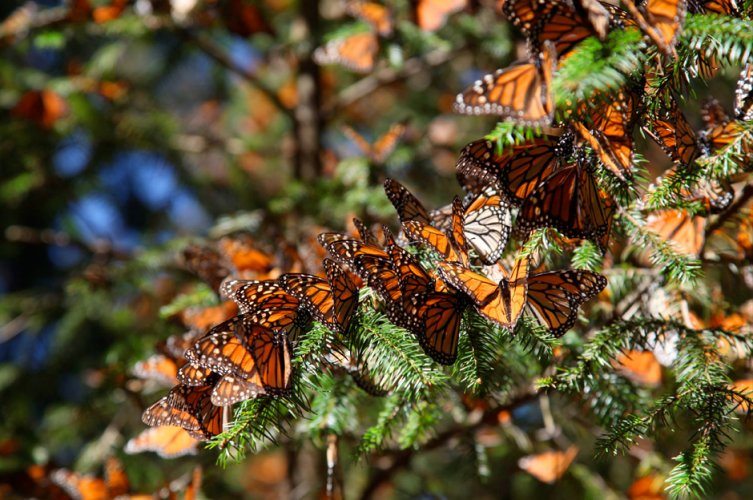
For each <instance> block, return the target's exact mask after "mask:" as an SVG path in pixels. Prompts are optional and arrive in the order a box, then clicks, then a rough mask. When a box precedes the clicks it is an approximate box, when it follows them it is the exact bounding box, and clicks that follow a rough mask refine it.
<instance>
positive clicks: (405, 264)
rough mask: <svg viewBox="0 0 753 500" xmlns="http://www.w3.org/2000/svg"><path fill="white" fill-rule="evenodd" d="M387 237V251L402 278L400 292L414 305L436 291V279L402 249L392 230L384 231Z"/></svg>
mask: <svg viewBox="0 0 753 500" xmlns="http://www.w3.org/2000/svg"><path fill="white" fill-rule="evenodd" d="M383 231H384V235H385V242H384V244H385V250H387V253H388V254H389V256H390V259H391V260H392V265H393V267H394V268H395V270H396V271H397V273H398V276H399V278H400V290H401V291H402V295H403V297H404V298H405V300H410V301H411V302H413V303H414V304H415V303H417V302H418V301H420V300H421V298H422V297H423V296H424V295H425V294H426V293H427V292H429V291H430V290H433V289H434V279H433V278H432V277H431V276H430V275H429V273H428V272H427V271H426V270H425V269H424V268H423V267H422V266H421V264H420V263H419V262H418V260H417V259H416V258H415V257H414V256H413V255H411V254H409V253H408V252H407V251H406V250H405V249H404V248H402V247H400V246H399V245H398V244H397V242H395V239H394V238H393V236H392V233H391V232H390V230H389V229H388V228H387V227H385V228H384V229H383Z"/></svg>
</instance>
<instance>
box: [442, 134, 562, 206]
mask: <svg viewBox="0 0 753 500" xmlns="http://www.w3.org/2000/svg"><path fill="white" fill-rule="evenodd" d="M572 143H573V135H572V133H571V132H569V131H565V132H564V133H563V134H562V136H560V137H555V136H546V137H540V138H535V139H533V140H530V141H526V142H524V143H521V144H516V145H514V146H512V147H511V148H510V149H509V150H506V151H503V152H502V153H498V152H497V149H496V147H495V146H494V144H493V143H492V142H491V141H488V140H485V139H481V140H478V141H474V142H472V143H470V144H468V145H467V146H465V148H463V150H462V152H461V153H460V157H459V158H458V161H457V164H456V166H455V169H456V172H457V177H458V181H459V182H460V184H461V185H462V186H463V187H464V188H465V189H466V191H469V192H471V193H480V192H481V191H482V190H483V189H484V188H485V187H486V186H487V185H489V184H491V183H496V185H497V187H498V188H499V189H500V190H501V191H502V193H503V194H504V195H505V197H507V198H508V199H509V200H510V202H512V203H513V204H514V205H520V204H521V203H523V201H524V200H525V199H526V198H527V197H528V195H530V194H531V192H532V191H533V190H534V188H536V186H538V185H539V184H540V183H541V181H542V180H544V179H546V178H547V177H548V176H549V175H551V174H552V173H553V172H554V171H555V170H556V169H557V168H558V167H559V166H560V164H561V163H562V161H563V160H565V159H566V158H567V157H568V156H569V155H570V153H571V152H572Z"/></svg>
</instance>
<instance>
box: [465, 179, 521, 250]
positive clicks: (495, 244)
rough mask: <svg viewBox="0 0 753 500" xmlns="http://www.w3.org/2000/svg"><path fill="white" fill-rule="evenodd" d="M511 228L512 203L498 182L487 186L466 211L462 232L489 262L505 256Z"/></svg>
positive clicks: (469, 242)
mask: <svg viewBox="0 0 753 500" xmlns="http://www.w3.org/2000/svg"><path fill="white" fill-rule="evenodd" d="M511 230H512V217H511V214H510V203H509V202H508V201H507V199H506V198H504V197H503V196H502V195H501V194H500V193H499V189H498V188H497V186H496V185H495V184H490V185H488V186H487V187H486V188H485V189H484V191H483V192H482V193H481V194H479V195H478V196H477V197H476V198H475V199H474V200H473V201H471V203H470V205H468V207H467V208H466V209H465V212H464V214H463V229H462V231H463V233H464V235H465V238H466V239H467V240H468V244H469V245H470V246H472V247H473V248H474V249H475V250H476V252H477V253H478V255H479V257H481V260H482V261H483V262H484V263H486V264H493V263H495V262H497V261H498V260H499V258H500V257H502V252H503V251H504V250H505V246H506V245H507V239H508V238H509V237H510V231H511Z"/></svg>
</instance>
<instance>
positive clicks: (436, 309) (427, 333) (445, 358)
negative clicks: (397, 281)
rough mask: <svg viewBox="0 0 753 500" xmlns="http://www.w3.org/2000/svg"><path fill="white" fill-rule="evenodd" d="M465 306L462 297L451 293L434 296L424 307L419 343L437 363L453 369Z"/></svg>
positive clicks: (420, 314) (421, 310)
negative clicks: (451, 366) (450, 366)
mask: <svg viewBox="0 0 753 500" xmlns="http://www.w3.org/2000/svg"><path fill="white" fill-rule="evenodd" d="M466 305H467V302H466V300H465V298H464V297H463V296H462V295H461V294H451V293H432V294H430V295H429V296H428V297H426V299H425V300H424V301H423V303H422V304H421V307H420V308H419V310H418V315H419V317H420V321H421V324H422V328H420V329H419V330H418V331H417V335H418V342H419V344H420V345H421V347H422V348H423V350H424V352H426V354H428V355H429V357H431V358H432V359H433V360H434V361H436V362H437V363H440V364H443V365H451V364H453V363H454V362H455V360H456V359H457V355H458V336H459V333H460V320H461V319H462V317H463V311H465V308H466Z"/></svg>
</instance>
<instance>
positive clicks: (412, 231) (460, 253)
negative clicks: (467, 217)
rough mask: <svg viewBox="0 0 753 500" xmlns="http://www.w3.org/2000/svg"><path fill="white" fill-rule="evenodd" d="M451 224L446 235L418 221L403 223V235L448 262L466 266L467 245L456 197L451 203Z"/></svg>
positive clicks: (459, 204)
mask: <svg viewBox="0 0 753 500" xmlns="http://www.w3.org/2000/svg"><path fill="white" fill-rule="evenodd" d="M452 207H453V210H452V224H451V228H450V231H449V232H448V233H446V232H444V231H442V230H441V229H439V228H436V227H434V226H432V225H429V224H424V223H423V222H421V221H419V220H408V221H405V222H403V230H404V231H405V234H407V235H408V237H409V238H410V239H411V240H413V241H420V242H421V243H423V244H424V245H427V246H429V247H431V248H433V249H434V250H435V251H436V252H437V253H439V255H440V256H441V257H442V258H443V259H444V260H447V261H450V262H462V263H463V264H465V265H467V264H468V252H467V243H466V238H465V232H464V230H463V215H464V214H463V204H462V202H461V201H460V199H459V198H458V197H457V196H456V197H455V199H454V200H453V203H452Z"/></svg>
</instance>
